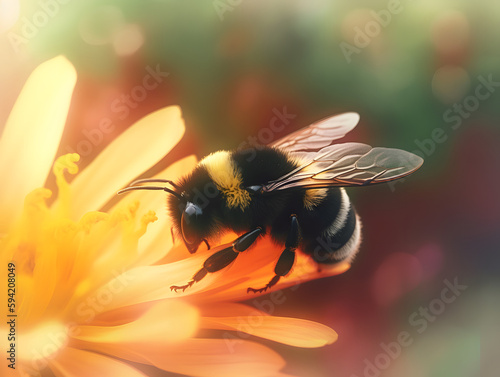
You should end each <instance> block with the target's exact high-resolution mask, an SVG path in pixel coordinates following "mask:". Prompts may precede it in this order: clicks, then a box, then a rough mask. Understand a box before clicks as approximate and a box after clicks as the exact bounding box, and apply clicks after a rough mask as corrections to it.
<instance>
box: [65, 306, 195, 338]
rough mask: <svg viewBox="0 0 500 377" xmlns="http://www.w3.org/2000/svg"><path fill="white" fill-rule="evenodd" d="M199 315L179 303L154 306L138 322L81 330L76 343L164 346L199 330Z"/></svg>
mask: <svg viewBox="0 0 500 377" xmlns="http://www.w3.org/2000/svg"><path fill="white" fill-rule="evenodd" d="M198 319H199V314H198V311H197V310H196V309H195V308H194V307H193V306H191V305H188V304H186V303H184V302H181V301H179V300H167V301H163V302H160V303H158V304H156V305H154V306H153V307H152V308H151V309H149V310H148V311H147V312H146V313H145V314H144V315H142V316H141V317H140V318H139V319H137V320H135V321H133V322H130V323H127V324H124V325H119V326H79V327H77V328H76V329H75V334H76V335H75V336H74V338H75V339H78V340H82V341H86V342H91V343H106V344H116V343H123V344H125V343H134V344H139V343H140V344H147V345H148V347H152V346H154V345H155V344H165V343H173V342H179V341H181V340H185V339H187V338H189V337H191V336H192V335H194V333H195V332H196V331H197V330H198Z"/></svg>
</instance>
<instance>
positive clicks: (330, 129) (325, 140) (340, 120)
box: [270, 113, 359, 152]
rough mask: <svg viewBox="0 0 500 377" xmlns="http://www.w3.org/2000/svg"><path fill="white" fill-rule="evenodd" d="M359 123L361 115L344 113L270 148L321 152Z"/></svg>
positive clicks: (284, 138)
mask: <svg viewBox="0 0 500 377" xmlns="http://www.w3.org/2000/svg"><path fill="white" fill-rule="evenodd" d="M358 122H359V114H357V113H344V114H340V115H335V116H333V117H329V118H325V119H322V120H320V121H317V122H315V123H313V124H311V125H310V126H308V127H305V128H302V129H300V130H298V131H295V132H292V133H291V134H289V135H287V136H285V137H283V138H282V139H279V140H278V141H275V142H274V143H272V144H271V145H270V146H271V147H275V148H282V149H286V150H287V151H288V152H307V151H312V150H315V151H317V150H320V149H321V148H323V147H326V146H327V145H330V144H331V143H332V141H333V140H337V139H340V138H341V137H344V135H345V134H346V133H348V132H349V131H351V130H352V129H353V128H354V127H356V124H358Z"/></svg>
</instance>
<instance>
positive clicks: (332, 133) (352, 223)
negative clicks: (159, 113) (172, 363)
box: [119, 113, 423, 293]
mask: <svg viewBox="0 0 500 377" xmlns="http://www.w3.org/2000/svg"><path fill="white" fill-rule="evenodd" d="M358 121H359V115H358V114H356V113H344V114H340V115H337V116H333V117H329V118H325V119H323V120H320V121H318V122H316V123H313V124H311V125H310V126H308V127H305V128H302V129H300V130H298V131H296V132H293V133H291V134H289V135H287V136H285V137H283V138H282V139H280V140H278V141H276V142H274V143H272V144H270V145H267V146H260V147H258V148H246V149H239V150H235V151H226V150H222V151H218V152H215V153H212V154H210V155H208V156H206V157H205V158H203V159H202V160H201V161H200V162H199V163H198V164H197V165H196V167H195V168H194V170H193V171H192V172H190V173H189V174H187V175H186V176H185V177H183V178H182V179H180V180H179V181H177V182H173V181H169V180H157V179H143V180H139V181H135V182H133V183H132V185H131V186H130V187H127V188H125V189H123V190H120V191H119V193H123V192H127V191H131V190H163V191H165V192H167V193H168V194H169V195H168V196H167V207H168V212H169V216H170V217H171V219H172V222H173V228H174V229H175V233H176V234H178V235H181V236H182V239H183V241H184V243H185V245H186V247H187V249H188V251H189V252H191V253H195V252H196V250H197V249H198V247H199V246H200V244H201V243H202V242H204V243H206V245H207V247H208V248H210V244H209V241H212V240H216V239H218V238H219V236H220V235H221V234H222V233H224V232H226V231H232V232H235V233H236V234H237V235H239V237H237V238H236V239H235V240H234V242H232V243H230V244H227V245H222V246H225V247H222V249H221V250H219V251H217V252H216V253H214V254H212V255H211V256H210V257H208V258H207V259H206V260H205V262H204V264H203V266H202V267H201V269H200V270H199V271H198V272H197V273H196V274H194V276H193V278H192V279H191V280H190V281H189V282H188V283H186V284H185V285H181V286H176V285H174V286H172V287H170V288H171V289H172V290H175V291H177V290H179V289H182V290H183V291H184V290H185V289H187V288H189V287H191V286H192V285H193V284H194V283H196V282H199V281H200V280H201V279H203V278H204V277H205V276H206V275H207V274H209V273H214V272H217V271H220V270H222V269H223V268H225V267H227V266H228V265H230V264H231V263H232V262H233V261H234V260H235V259H236V258H237V257H238V254H239V253H241V252H245V251H247V249H249V248H250V246H252V245H254V244H256V243H258V239H259V237H262V236H264V235H268V236H270V237H271V239H272V240H273V241H274V242H275V243H276V244H277V245H280V248H282V251H281V254H280V256H279V258H278V259H277V262H276V265H275V268H274V276H273V277H272V278H271V279H270V281H269V283H268V284H267V285H265V286H264V287H259V288H250V287H249V288H248V290H247V292H254V293H260V292H265V291H266V290H268V289H269V288H271V287H273V286H274V285H275V284H276V283H278V281H279V280H280V279H281V278H283V277H284V276H286V275H287V274H288V273H289V272H290V271H291V269H292V267H293V265H294V262H295V257H296V252H297V251H299V250H300V251H301V252H302V253H305V254H307V255H309V256H310V257H311V258H312V259H313V260H314V261H315V262H316V263H317V264H318V266H321V265H329V264H334V263H339V262H342V261H348V262H350V261H352V260H353V258H354V257H355V255H356V253H357V252H358V250H359V247H360V243H361V222H360V218H359V216H358V215H357V213H356V211H355V209H354V206H353V205H352V203H351V201H350V199H349V197H348V195H347V193H346V191H345V187H349V186H367V185H372V184H376V183H383V182H388V181H392V180H395V179H399V178H402V177H405V176H407V175H409V174H411V173H413V172H415V171H416V170H417V169H418V168H419V167H420V166H421V165H422V163H423V159H422V158H420V157H419V156H416V155H414V154H412V153H409V152H406V151H403V150H399V149H391V148H373V147H371V146H369V145H366V144H361V143H338V144H332V142H333V141H335V140H338V139H340V138H342V137H343V136H344V135H345V134H346V133H348V132H349V131H351V130H352V129H353V128H354V127H355V126H356V125H357V123H358ZM152 182H156V183H164V184H165V185H163V186H162V185H159V186H142V184H144V183H152ZM167 185H168V186H170V187H167ZM248 252H251V251H248Z"/></svg>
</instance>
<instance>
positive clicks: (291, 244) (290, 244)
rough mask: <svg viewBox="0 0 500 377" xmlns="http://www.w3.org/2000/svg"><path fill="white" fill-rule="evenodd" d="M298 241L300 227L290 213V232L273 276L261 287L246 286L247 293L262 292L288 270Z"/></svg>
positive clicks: (295, 217) (293, 260)
mask: <svg viewBox="0 0 500 377" xmlns="http://www.w3.org/2000/svg"><path fill="white" fill-rule="evenodd" d="M299 241H300V227H299V222H298V220H297V216H296V215H292V221H291V224H290V232H289V233H288V236H287V238H286V242H285V250H283V252H282V253H281V255H280V258H279V259H278V262H277V263H276V266H275V267H274V273H275V275H274V277H273V278H272V279H271V281H270V282H269V283H267V285H266V286H265V287H263V288H259V289H255V288H248V289H247V293H250V292H253V293H262V292H265V291H267V290H268V289H269V288H271V287H272V286H274V285H275V284H276V283H277V282H278V281H279V280H280V278H281V277H282V276H285V275H286V274H288V273H289V272H290V270H291V269H292V267H293V264H294V263H295V250H296V249H297V247H299Z"/></svg>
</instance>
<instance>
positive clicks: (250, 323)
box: [201, 309, 338, 348]
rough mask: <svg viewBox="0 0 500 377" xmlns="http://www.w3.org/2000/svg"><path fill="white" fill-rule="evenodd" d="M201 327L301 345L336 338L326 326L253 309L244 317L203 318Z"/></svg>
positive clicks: (334, 339)
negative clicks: (273, 315)
mask: <svg viewBox="0 0 500 377" xmlns="http://www.w3.org/2000/svg"><path fill="white" fill-rule="evenodd" d="M201 326H202V327H205V328H208V329H218V330H234V331H238V332H243V333H247V334H250V335H254V336H258V337H260V338H266V339H269V340H273V341H275V342H280V343H284V344H288V345H290V346H295V347H302V348H315V347H323V346H325V345H327V344H331V343H333V342H335V341H336V340H337V338H338V335H337V333H336V332H335V331H333V330H332V329H331V328H329V327H328V326H325V325H322V324H319V323H316V322H312V321H307V320H305V319H296V318H285V317H272V316H269V315H267V314H266V313H259V311H257V310H255V309H254V312H253V313H251V314H250V315H247V316H239V317H209V318H203V319H202V323H201Z"/></svg>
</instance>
